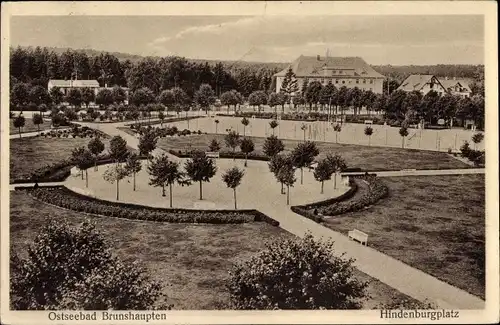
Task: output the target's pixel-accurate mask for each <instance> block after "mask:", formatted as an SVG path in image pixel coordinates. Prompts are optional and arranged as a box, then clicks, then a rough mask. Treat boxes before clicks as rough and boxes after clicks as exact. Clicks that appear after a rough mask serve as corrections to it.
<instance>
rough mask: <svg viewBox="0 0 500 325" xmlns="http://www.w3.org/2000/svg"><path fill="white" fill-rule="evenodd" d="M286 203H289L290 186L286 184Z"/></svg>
mask: <svg viewBox="0 0 500 325" xmlns="http://www.w3.org/2000/svg"><path fill="white" fill-rule="evenodd" d="M286 205H290V186H289V185H287V186H286Z"/></svg>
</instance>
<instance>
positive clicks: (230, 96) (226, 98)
mask: <svg viewBox="0 0 500 325" xmlns="http://www.w3.org/2000/svg"><path fill="white" fill-rule="evenodd" d="M220 102H221V104H222V105H227V114H229V108H230V107H231V105H235V107H236V95H235V91H234V90H231V91H226V92H224V93H222V95H221V96H220Z"/></svg>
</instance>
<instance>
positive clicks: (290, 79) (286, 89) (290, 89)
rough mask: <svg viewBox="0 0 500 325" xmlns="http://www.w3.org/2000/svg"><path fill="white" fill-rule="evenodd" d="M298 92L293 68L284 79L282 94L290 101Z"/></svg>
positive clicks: (289, 69)
mask: <svg viewBox="0 0 500 325" xmlns="http://www.w3.org/2000/svg"><path fill="white" fill-rule="evenodd" d="M298 90H299V86H298V84H297V78H296V76H295V73H293V70H292V68H288V70H287V72H286V74H285V78H283V82H282V83H281V89H280V93H284V94H285V95H286V96H285V98H287V99H288V98H290V97H291V95H292V94H294V93H296V92H297V91H298Z"/></svg>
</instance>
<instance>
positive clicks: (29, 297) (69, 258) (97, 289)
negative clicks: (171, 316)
mask: <svg viewBox="0 0 500 325" xmlns="http://www.w3.org/2000/svg"><path fill="white" fill-rule="evenodd" d="M27 255H28V257H27V258H23V259H21V258H19V257H18V256H17V255H13V256H12V258H11V264H10V266H11V307H12V308H13V309H20V310H27V309H29V310H47V309H71V310H75V309H84V310H108V309H115V310H126V309H137V310H144V309H150V308H154V307H155V303H156V302H157V300H158V298H160V297H161V296H162V294H161V286H160V285H159V284H158V283H156V282H154V281H152V280H150V278H149V276H148V275H147V274H146V272H145V270H144V269H143V268H141V267H140V266H139V265H137V264H135V263H132V264H129V263H123V262H122V261H120V260H119V259H118V258H116V257H114V256H113V255H112V254H111V252H110V250H109V247H108V245H107V244H106V242H105V240H104V238H103V237H102V236H101V235H100V234H99V233H98V232H97V231H96V230H95V226H94V225H93V224H92V223H89V222H87V221H86V222H84V223H83V224H81V225H80V226H79V227H78V228H71V227H69V226H68V225H67V224H66V223H65V222H63V223H61V222H60V221H58V222H55V221H53V222H51V223H49V224H48V225H47V226H45V227H44V228H43V230H42V231H41V233H39V234H38V235H37V236H36V238H35V239H34V242H33V243H32V244H31V246H30V247H29V248H28V254H27ZM161 307H162V308H165V306H161Z"/></svg>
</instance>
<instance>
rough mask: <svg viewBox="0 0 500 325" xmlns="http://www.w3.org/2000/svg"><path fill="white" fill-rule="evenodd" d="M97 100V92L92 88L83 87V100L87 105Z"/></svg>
mask: <svg viewBox="0 0 500 325" xmlns="http://www.w3.org/2000/svg"><path fill="white" fill-rule="evenodd" d="M93 101H95V93H94V91H93V90H92V89H90V88H83V89H82V102H83V103H84V104H85V107H87V108H88V107H89V104H90V103H91V102H93Z"/></svg>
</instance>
